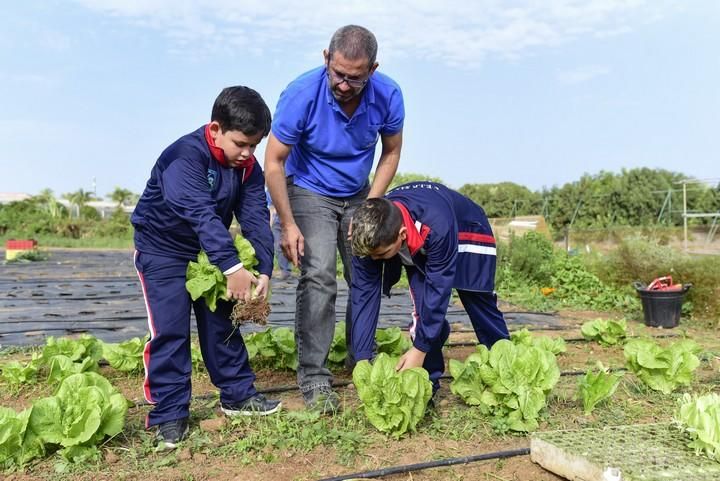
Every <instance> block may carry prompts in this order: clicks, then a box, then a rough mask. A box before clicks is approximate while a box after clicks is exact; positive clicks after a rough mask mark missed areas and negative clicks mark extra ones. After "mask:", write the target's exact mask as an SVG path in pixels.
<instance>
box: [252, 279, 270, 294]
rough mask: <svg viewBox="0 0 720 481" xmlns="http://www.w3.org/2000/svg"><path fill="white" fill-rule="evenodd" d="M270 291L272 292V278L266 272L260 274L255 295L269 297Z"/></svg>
mask: <svg viewBox="0 0 720 481" xmlns="http://www.w3.org/2000/svg"><path fill="white" fill-rule="evenodd" d="M268 292H270V278H269V277H268V276H267V275H265V274H260V276H259V277H258V278H257V287H256V288H255V292H254V293H253V296H254V297H262V298H263V299H265V298H267V295H268Z"/></svg>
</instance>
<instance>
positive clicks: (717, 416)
mask: <svg viewBox="0 0 720 481" xmlns="http://www.w3.org/2000/svg"><path fill="white" fill-rule="evenodd" d="M674 420H675V423H676V424H677V426H678V427H679V428H680V429H682V430H683V431H685V432H686V433H688V435H689V436H690V438H691V439H692V441H691V442H690V443H689V444H688V447H689V448H691V449H694V450H695V454H697V455H700V454H705V455H706V456H708V457H709V458H710V459H714V460H715V461H720V395H718V394H716V393H710V394H706V395H704V396H696V395H693V396H691V395H690V394H687V393H686V394H684V395H683V397H682V400H681V401H680V405H679V407H678V409H677V411H676V413H675V418H674Z"/></svg>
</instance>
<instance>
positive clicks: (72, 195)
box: [62, 189, 96, 217]
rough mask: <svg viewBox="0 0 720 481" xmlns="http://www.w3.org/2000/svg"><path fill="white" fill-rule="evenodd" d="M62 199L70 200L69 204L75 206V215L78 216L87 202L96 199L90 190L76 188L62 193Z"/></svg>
mask: <svg viewBox="0 0 720 481" xmlns="http://www.w3.org/2000/svg"><path fill="white" fill-rule="evenodd" d="M62 197H63V199H65V200H67V201H69V202H70V204H72V205H74V206H76V207H77V217H80V211H81V210H82V208H83V207H85V206H86V205H87V203H88V202H90V201H92V200H96V199H95V196H94V195H93V193H92V192H90V191H85V190H83V189H78V190H76V191H75V192H68V193H66V194H63V196H62Z"/></svg>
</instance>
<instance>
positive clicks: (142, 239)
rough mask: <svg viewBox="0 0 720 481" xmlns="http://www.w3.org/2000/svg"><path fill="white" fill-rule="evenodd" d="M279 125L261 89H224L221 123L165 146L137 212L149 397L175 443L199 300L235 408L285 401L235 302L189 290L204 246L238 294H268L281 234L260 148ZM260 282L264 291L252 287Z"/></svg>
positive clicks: (200, 321) (230, 411)
mask: <svg viewBox="0 0 720 481" xmlns="http://www.w3.org/2000/svg"><path fill="white" fill-rule="evenodd" d="M269 131H270V110H269V109H268V107H267V105H266V104H265V102H264V101H263V99H262V98H261V97H260V95H259V94H258V93H257V92H255V91H254V90H252V89H250V88H247V87H229V88H226V89H224V90H223V91H222V92H221V93H220V95H219V96H218V98H217V99H216V100H215V104H214V105H213V110H212V116H211V122H210V123H209V124H207V125H205V126H203V127H201V128H199V129H197V130H196V131H195V132H192V133H190V134H187V135H185V136H183V137H181V138H180V139H178V140H177V141H175V142H174V143H173V144H172V145H170V146H169V147H168V148H167V149H165V151H164V152H163V153H162V154H161V155H160V158H158V160H157V162H156V163H155V166H154V167H153V169H152V172H151V174H150V180H149V181H148V183H147V186H146V187H145V191H144V192H143V194H142V197H141V198H140V201H139V202H138V204H137V207H136V208H135V212H134V213H133V215H132V224H133V226H134V227H135V249H136V252H135V267H136V268H137V271H138V275H139V277H140V282H141V284H142V289H143V294H144V296H145V305H146V308H147V312H148V325H149V328H150V341H149V342H148V343H147V344H146V345H145V351H144V364H145V383H144V391H145V398H146V399H147V400H148V402H150V403H152V404H153V405H154V409H153V410H152V411H151V412H150V413H149V414H148V417H147V421H146V426H147V427H148V428H149V427H150V426H158V439H159V441H162V442H164V445H162V446H164V447H166V448H173V447H175V445H176V444H177V443H178V442H179V441H181V440H182V439H183V438H184V436H185V434H186V433H187V430H188V416H189V405H190V374H191V359H190V308H191V306H192V308H193V309H194V311H195V317H196V319H197V327H198V337H199V341H200V349H201V351H202V356H203V360H204V361H205V366H206V367H207V370H208V373H209V375H210V379H211V380H212V382H213V384H215V386H217V387H218V388H219V389H220V402H221V408H222V410H223V411H224V412H225V413H226V414H227V415H238V414H246V415H247V414H261V415H263V414H270V413H273V412H276V411H277V410H278V409H279V408H280V403H279V401H272V400H268V399H266V398H265V397H264V396H263V395H262V394H258V392H257V391H256V390H255V387H254V384H253V383H254V381H255V375H254V373H253V371H252V369H251V368H250V364H249V362H248V354H247V350H246V349H245V344H244V343H243V339H242V336H241V335H240V333H239V332H238V330H237V329H233V326H232V322H231V321H230V319H229V316H230V313H231V310H232V303H231V302H227V301H218V303H217V309H216V311H215V312H210V310H209V309H208V307H207V305H206V304H205V301H204V300H203V299H202V298H201V299H199V300H198V301H196V302H192V300H191V298H190V295H189V294H188V292H187V290H186V289H185V274H186V270H187V266H188V262H189V261H191V260H195V259H196V258H197V255H198V253H199V252H200V250H201V249H202V250H204V251H205V252H206V253H207V255H208V257H209V258H210V261H211V262H212V263H213V264H214V265H216V266H217V267H218V268H219V269H220V270H221V271H222V272H223V274H225V276H226V279H227V292H228V296H229V297H230V299H231V300H240V299H243V300H248V299H250V297H251V295H252V294H255V295H259V296H267V293H268V284H269V276H270V274H271V273H272V266H273V252H272V249H273V239H272V233H271V231H270V225H269V223H268V221H269V213H268V210H267V205H266V202H265V189H264V184H265V178H264V175H263V172H262V170H261V168H260V166H259V165H258V163H257V161H256V160H255V157H254V156H253V152H254V151H255V147H256V146H257V145H258V143H260V141H261V140H262V139H263V137H265V136H267V134H268V132H269ZM233 214H234V215H235V217H236V218H237V220H238V222H239V224H240V227H241V229H242V233H243V236H245V237H246V238H247V239H248V240H249V241H250V242H251V243H252V245H253V247H254V248H255V253H256V257H257V259H258V262H259V264H258V266H257V270H258V271H259V272H260V275H259V276H258V277H257V278H256V277H255V276H253V275H252V274H251V273H250V272H249V271H247V270H246V269H244V268H243V265H242V263H241V262H240V261H239V260H238V253H237V250H236V249H235V247H234V245H233V239H232V237H231V235H230V233H229V232H228V227H229V226H230V223H231V221H232V217H233ZM253 286H255V287H254V292H252V291H251V289H253Z"/></svg>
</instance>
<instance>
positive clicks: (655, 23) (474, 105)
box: [0, 0, 720, 196]
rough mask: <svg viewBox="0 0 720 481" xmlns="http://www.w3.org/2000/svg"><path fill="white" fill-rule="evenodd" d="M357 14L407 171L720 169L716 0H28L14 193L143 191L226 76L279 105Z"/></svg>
mask: <svg viewBox="0 0 720 481" xmlns="http://www.w3.org/2000/svg"><path fill="white" fill-rule="evenodd" d="M349 23H354V24H359V25H363V26H365V27H367V28H369V29H370V30H371V31H373V32H374V33H375V35H376V37H377V39H378V44H379V52H378V61H379V63H380V67H379V71H382V72H383V73H385V74H387V75H389V76H390V77H392V78H393V79H394V80H396V81H397V82H398V83H399V85H400V87H401V88H402V91H403V95H404V99H405V110H406V120H405V127H404V132H403V137H404V141H403V151H402V157H401V160H400V168H399V171H400V172H405V173H408V172H413V173H422V174H427V175H430V176H433V177H439V178H440V179H442V180H443V181H444V182H445V183H446V184H448V185H449V186H451V187H454V188H459V187H461V186H462V185H464V184H468V183H478V184H480V183H497V182H506V181H509V182H515V183H517V184H521V185H525V186H527V187H528V188H530V189H531V190H541V189H543V188H550V187H552V186H556V185H557V186H560V185H563V184H565V183H566V182H572V181H575V180H578V179H579V178H580V177H581V176H582V175H583V174H585V173H588V174H597V173H598V172H600V171H603V170H604V171H610V172H620V171H621V170H622V169H631V168H637V167H650V168H663V169H667V170H671V171H675V172H681V173H683V174H685V175H687V176H691V177H695V178H699V179H706V178H718V177H720V162H719V161H718V153H719V152H720V47H719V46H720V1H718V0H686V1H672V0H585V1H580V0H535V1H530V0H525V1H523V0H475V1H455V0H447V1H443V2H439V1H429V0H415V1H410V0H395V1H392V2H388V1H386V0H382V1H381V0H364V1H360V2H355V1H349V0H348V1H344V2H328V1H326V0H303V1H302V2H298V1H282V0H262V1H259V0H253V1H244V0H213V1H201V0H196V1H192V0H65V1H56V0H45V1H38V0H27V1H24V2H3V5H2V6H0V192H25V193H29V194H35V193H38V192H39V191H40V190H41V189H44V188H50V189H52V190H53V191H54V192H55V193H56V194H57V195H60V194H62V193H66V192H71V191H75V190H77V189H80V188H82V189H84V190H90V191H95V192H96V193H97V194H98V195H99V196H103V195H106V194H108V193H109V192H111V191H112V190H113V189H114V188H115V187H122V188H127V189H130V190H132V191H133V192H136V193H140V192H142V190H143V188H144V185H145V183H146V181H147V179H148V177H149V173H150V169H151V168H152V166H153V164H154V162H155V160H156V159H157V157H158V155H159V154H160V152H162V150H163V149H164V148H165V147H166V146H167V145H169V144H170V143H172V142H173V141H174V140H176V139H177V138H178V137H180V136H182V135H184V134H186V133H188V132H190V131H192V130H195V129H196V128H198V127H200V126H201V125H203V124H204V123H206V122H208V121H209V116H210V110H211V107H212V103H213V101H214V100H215V97H216V96H217V94H218V93H219V92H220V90H222V88H224V87H226V86H230V85H247V86H250V87H252V88H254V89H255V90H257V91H258V92H260V94H261V95H262V96H263V98H264V99H265V101H266V102H267V103H268V105H269V106H270V110H271V111H274V109H275V105H276V103H277V100H278V97H279V95H280V93H281V92H282V90H283V89H284V88H285V86H286V85H287V84H288V83H289V82H290V81H292V80H293V79H294V78H295V77H297V76H298V75H300V74H301V73H303V72H305V71H307V70H310V69H312V68H314V67H317V66H319V65H321V63H322V50H323V49H324V48H326V47H327V45H328V42H329V40H330V37H331V35H332V33H333V32H334V31H335V30H336V29H337V28H338V27H340V26H342V25H346V24H349ZM264 146H265V142H263V143H262V144H261V145H260V147H259V148H258V150H257V151H256V156H257V158H258V160H260V162H261V163H262V160H263V156H264ZM378 150H379V149H378Z"/></svg>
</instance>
